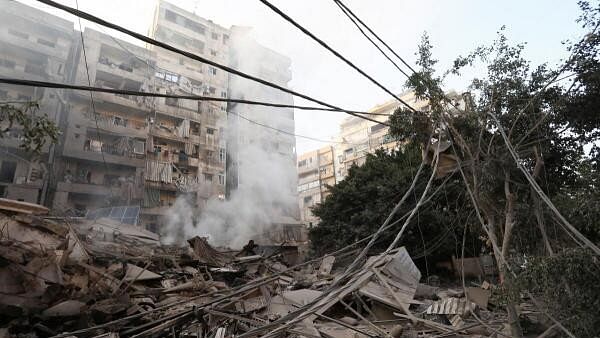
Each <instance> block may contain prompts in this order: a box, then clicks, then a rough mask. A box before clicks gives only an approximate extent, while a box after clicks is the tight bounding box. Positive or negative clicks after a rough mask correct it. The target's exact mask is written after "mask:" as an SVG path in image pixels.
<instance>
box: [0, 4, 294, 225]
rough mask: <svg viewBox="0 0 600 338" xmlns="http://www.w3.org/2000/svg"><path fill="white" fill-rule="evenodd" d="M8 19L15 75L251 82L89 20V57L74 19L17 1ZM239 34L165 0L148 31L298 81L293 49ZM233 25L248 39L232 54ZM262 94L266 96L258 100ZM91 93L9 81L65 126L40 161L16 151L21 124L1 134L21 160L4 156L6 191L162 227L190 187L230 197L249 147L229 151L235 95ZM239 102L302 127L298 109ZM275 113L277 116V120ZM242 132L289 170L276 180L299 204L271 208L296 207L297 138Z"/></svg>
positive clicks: (137, 87)
mask: <svg viewBox="0 0 600 338" xmlns="http://www.w3.org/2000/svg"><path fill="white" fill-rule="evenodd" d="M0 18H1V19H3V20H4V21H5V22H11V23H14V24H11V25H3V26H2V27H4V28H0V72H1V73H2V74H3V75H4V76H7V77H15V78H26V79H31V80H43V81H53V82H59V83H75V84H86V83H87V81H88V72H89V77H90V81H91V85H92V86H97V87H105V88H116V89H127V90H134V91H152V92H159V93H173V94H182V95H183V94H197V95H205V96H215V97H222V98H226V97H228V96H229V95H231V93H238V92H240V91H244V89H246V88H247V87H246V85H244V86H243V87H242V86H241V85H240V84H239V83H237V84H234V85H233V86H232V85H231V84H230V81H231V78H230V76H229V74H228V73H226V72H225V71H222V70H220V69H217V68H214V67H212V66H208V65H206V64H203V63H201V62H197V61H194V60H191V59H189V58H185V57H181V56H179V55H176V54H174V53H171V52H168V51H165V50H162V49H159V48H155V47H154V46H147V47H146V48H141V47H139V46H136V45H133V44H130V43H127V42H125V41H123V40H120V39H117V38H113V37H111V36H109V35H106V34H104V33H101V32H99V31H96V30H93V29H89V28H88V29H86V30H85V31H84V32H83V36H84V40H85V49H86V50H85V52H86V53H85V54H86V57H87V65H86V62H85V61H86V60H85V59H84V55H83V52H82V48H83V46H82V42H81V38H80V34H79V32H78V31H76V30H74V24H73V22H70V21H67V20H62V19H59V18H57V17H54V16H52V15H50V14H47V13H45V12H42V11H38V10H35V9H33V8H30V7H28V6H25V5H22V4H20V3H18V2H15V1H10V2H6V4H4V5H3V8H2V11H0ZM241 32H242V31H241V30H239V29H238V28H235V27H234V28H232V29H228V28H224V27H221V26H219V25H217V24H215V23H213V22H212V21H210V20H206V19H204V18H201V17H199V16H197V15H195V14H193V13H190V12H188V11H185V10H183V9H181V8H178V7H176V6H173V5H172V4H170V3H168V2H166V1H159V2H158V5H157V8H156V12H155V16H154V20H153V23H152V26H151V28H150V29H149V35H150V36H152V37H154V38H156V39H157V40H160V41H164V42H167V43H169V44H171V45H173V46H175V47H177V48H180V49H183V50H187V51H190V52H193V53H196V54H200V55H202V56H204V57H206V58H208V59H211V60H214V61H215V62H218V63H221V64H225V65H231V66H234V67H235V66H240V67H249V65H251V64H259V65H260V67H259V68H258V69H257V72H256V73H255V75H257V76H259V77H263V78H266V79H267V80H269V81H274V82H276V83H279V84H282V85H287V83H288V82H289V81H290V79H291V71H290V60H289V58H287V57H285V56H282V55H280V54H277V53H275V52H273V51H271V50H269V49H266V48H264V47H262V46H260V45H259V44H258V43H256V42H255V41H253V40H251V39H247V37H246V36H245V35H244V34H242V33H241ZM232 34H234V35H236V37H237V38H238V41H245V42H250V43H251V44H243V45H238V46H237V48H236V53H237V54H236V55H237V56H235V57H231V55H230V45H231V40H232V37H231V35H232ZM240 39H241V40H240ZM248 51H259V53H258V54H252V56H253V57H260V59H258V60H256V59H255V60H252V57H248V55H243V53H245V52H248ZM232 62H234V63H235V65H233V64H232ZM251 91H252V92H250V91H248V92H245V91H244V92H245V94H246V95H248V98H252V99H258V100H261V99H264V100H266V101H273V102H283V103H289V104H291V103H293V99H292V98H291V96H290V95H283V94H281V93H279V92H278V91H276V90H271V89H268V88H267V89H265V88H263V86H254V87H253V88H252V90H251ZM253 94H256V95H257V97H251V95H253ZM92 95H93V104H92V100H91V98H90V93H89V92H85V91H62V90H43V89H33V88H29V87H18V86H0V99H7V100H29V99H36V100H39V102H40V104H41V109H40V112H41V113H47V114H48V115H49V116H50V117H51V118H53V119H55V120H56V122H57V123H59V126H60V127H61V130H62V131H63V135H62V136H61V140H60V142H59V143H58V144H57V145H56V146H55V147H46V148H45V149H44V152H43V154H42V156H41V157H38V158H37V159H36V161H34V162H32V161H30V158H29V157H28V156H27V154H23V153H22V152H19V150H18V149H17V146H18V140H17V137H18V134H17V133H15V135H14V137H8V138H5V139H3V140H0V142H2V143H1V145H2V146H4V147H5V148H6V147H8V148H7V149H10V154H11V156H13V157H14V158H13V159H12V160H10V161H12V162H14V163H15V169H14V170H12V169H11V168H12V166H13V164H12V163H11V164H7V166H9V167H7V168H8V169H10V170H8V169H7V171H8V172H9V173H11V175H12V176H11V177H10V178H6V179H4V180H2V182H0V194H1V195H2V196H9V197H11V198H15V199H24V200H27V201H29V202H44V201H45V203H46V204H47V205H49V206H52V207H53V211H54V212H56V213H58V214H61V213H74V214H78V215H82V214H85V212H87V211H88V210H92V209H94V208H98V207H103V206H107V205H113V206H114V205H141V206H142V211H141V212H142V216H141V218H140V220H141V221H142V225H144V226H146V227H148V228H151V229H153V230H155V231H156V230H160V229H157V224H160V223H161V217H162V216H164V215H165V214H166V213H167V210H168V208H169V207H170V206H172V205H173V204H174V202H175V200H176V199H177V198H178V196H186V198H188V199H189V200H190V201H193V202H194V203H195V204H196V205H197V206H198V207H199V208H200V209H202V207H203V206H204V205H205V204H206V202H207V201H208V200H209V199H224V198H225V187H226V184H227V183H228V178H227V174H226V165H227V158H231V159H236V160H239V159H240V158H241V155H240V152H241V151H242V149H241V148H240V147H232V148H231V149H229V148H228V145H227V135H232V133H231V132H229V133H228V129H229V128H230V126H231V125H230V123H229V121H228V116H227V110H228V106H227V105H226V104H224V103H215V102H197V101H191V100H173V99H164V98H139V97H129V96H126V95H114V94H106V93H93V94H92ZM238 109H240V110H239V111H241V112H243V113H244V114H251V115H254V117H253V118H256V119H259V120H261V121H274V123H275V125H276V127H277V128H280V129H282V130H286V131H289V132H290V133H293V132H294V117H293V111H292V110H291V109H275V110H268V109H254V108H248V107H244V108H240V107H238ZM275 115H276V116H280V117H277V118H275V119H273V116H275ZM238 122H239V121H238ZM252 128H254V129H252ZM244 130H246V131H247V133H244V134H240V135H239V138H236V142H237V141H241V142H245V143H247V144H250V143H252V144H255V145H259V146H260V148H261V149H263V150H266V151H268V152H269V153H272V154H274V156H273V157H272V160H273V162H272V163H273V164H274V165H273V167H277V168H279V169H280V170H281V173H282V175H280V176H281V177H284V179H283V181H281V182H272V183H275V184H278V185H281V186H283V187H285V188H286V189H287V190H288V191H287V192H286V196H285V197H284V198H282V200H288V201H292V203H291V204H292V205H291V206H290V205H286V203H282V205H275V206H274V208H276V209H277V208H278V209H281V210H285V211H286V213H285V215H288V216H290V215H296V216H297V214H298V212H297V210H298V208H297V204H296V196H297V192H296V186H297V177H296V174H295V156H296V154H295V139H294V137H293V136H290V135H284V134H280V133H274V132H269V131H266V130H265V128H263V127H257V126H255V125H252V126H251V127H249V128H245V129H244ZM233 144H234V145H237V143H233ZM4 157H5V156H2V160H1V161H0V166H1V165H2V161H5V159H4ZM7 161H8V160H7ZM240 163H242V162H240V161H236V162H235V164H236V165H237V167H239V171H237V172H236V174H237V176H236V179H235V182H236V184H237V183H238V182H250V181H251V180H252V177H253V175H254V174H249V173H248V172H247V170H249V167H247V166H244V165H240ZM247 163H249V162H247ZM157 168H159V169H157ZM164 168H169V169H168V170H167V169H165V170H166V171H165V170H163V169H164ZM157 170H158V171H157ZM13 171H14V174H12V172H13ZM160 173H163V174H162V175H161V174H160ZM242 184H243V183H242ZM17 185H18V186H17ZM234 189H235V188H234ZM44 196H48V198H47V199H46V200H45V199H44Z"/></svg>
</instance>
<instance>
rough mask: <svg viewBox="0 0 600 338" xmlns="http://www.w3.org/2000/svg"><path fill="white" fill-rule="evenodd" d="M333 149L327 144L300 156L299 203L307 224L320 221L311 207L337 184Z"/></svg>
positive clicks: (301, 214)
mask: <svg viewBox="0 0 600 338" xmlns="http://www.w3.org/2000/svg"><path fill="white" fill-rule="evenodd" d="M333 150H334V148H333V147H332V146H326V147H323V148H320V149H317V150H314V151H311V152H307V153H304V154H302V155H300V156H299V157H298V204H299V208H300V216H301V220H302V222H304V224H306V225H309V226H310V225H316V224H317V223H318V221H319V220H318V218H317V217H315V216H314V215H313V214H312V211H311V208H312V207H313V206H315V205H316V204H318V203H321V201H323V200H324V199H325V198H326V197H327V195H328V194H329V191H328V190H329V189H328V186H333V185H335V174H334V173H335V170H334V152H333Z"/></svg>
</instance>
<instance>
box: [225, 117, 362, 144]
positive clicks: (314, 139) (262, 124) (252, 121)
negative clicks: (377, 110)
mask: <svg viewBox="0 0 600 338" xmlns="http://www.w3.org/2000/svg"><path fill="white" fill-rule="evenodd" d="M228 113H229V114H232V115H234V116H237V117H239V118H241V119H243V120H246V121H248V122H250V123H252V124H256V125H259V126H261V127H264V128H267V129H271V130H275V131H276V132H279V133H282V134H286V135H290V136H296V137H300V138H304V139H307V140H311V141H317V142H323V143H336V144H349V145H358V143H350V142H340V141H327V140H322V139H318V138H315V137H310V136H304V135H299V134H294V133H291V132H289V131H285V130H282V129H279V128H275V127H272V126H269V125H267V124H264V123H261V122H257V121H254V120H251V119H249V118H247V117H245V116H243V115H240V114H238V113H234V112H228Z"/></svg>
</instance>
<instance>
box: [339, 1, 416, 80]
mask: <svg viewBox="0 0 600 338" xmlns="http://www.w3.org/2000/svg"><path fill="white" fill-rule="evenodd" d="M333 1H335V3H336V4H338V6H341V7H343V8H344V9H345V10H346V11H348V13H349V14H350V15H351V16H352V17H353V18H354V19H356V21H358V22H359V23H360V24H361V25H362V26H363V27H364V28H365V29H366V30H368V31H369V33H371V34H373V36H374V37H375V38H376V39H377V40H378V41H379V42H381V44H383V45H384V46H385V47H386V48H387V49H388V50H389V51H390V52H391V53H392V54H394V56H396V57H397V58H398V59H399V60H400V61H401V62H402V63H403V64H404V65H405V66H406V67H408V69H410V71H411V72H413V74H416V73H417V72H416V71H415V70H414V69H413V68H412V67H411V66H410V64H408V62H406V61H405V60H404V59H403V58H402V57H401V56H400V55H398V53H396V52H395V51H394V50H393V49H392V47H390V46H389V45H388V44H387V43H385V41H383V39H381V38H380V37H379V35H377V33H375V32H374V31H373V30H372V29H371V28H369V26H368V25H367V24H365V23H364V22H363V21H362V20H361V19H360V18H359V17H358V16H356V14H354V12H352V10H351V9H350V8H348V6H346V5H345V4H344V3H343V2H342V1H341V0H333ZM341 7H340V8H341ZM349 18H350V17H349ZM351 20H352V19H351ZM352 22H355V21H354V20H352ZM359 29H360V28H359ZM361 32H362V30H361ZM363 34H364V33H363ZM364 35H365V37H366V34H364ZM367 38H368V37H367ZM369 40H370V41H372V40H371V39H369ZM378 49H379V48H378ZM380 51H381V49H380ZM381 52H382V53H383V51H381ZM383 54H384V55H386V54H385V53H383ZM386 57H387V55H386ZM390 61H391V60H390ZM392 63H393V61H392ZM394 64H395V63H394ZM401 72H402V74H404V75H406V73H405V72H404V71H401ZM406 77H409V76H408V75H406Z"/></svg>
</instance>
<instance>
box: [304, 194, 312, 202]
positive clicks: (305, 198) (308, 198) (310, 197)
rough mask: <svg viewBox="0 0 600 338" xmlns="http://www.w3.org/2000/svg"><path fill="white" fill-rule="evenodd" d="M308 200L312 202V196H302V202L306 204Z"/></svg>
mask: <svg viewBox="0 0 600 338" xmlns="http://www.w3.org/2000/svg"><path fill="white" fill-rule="evenodd" d="M310 202H312V196H306V197H304V204H308V203H310Z"/></svg>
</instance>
